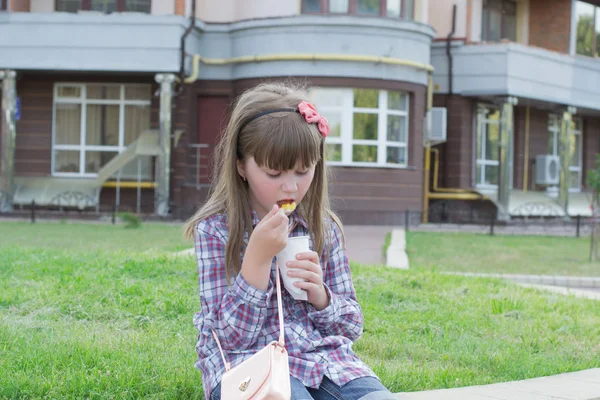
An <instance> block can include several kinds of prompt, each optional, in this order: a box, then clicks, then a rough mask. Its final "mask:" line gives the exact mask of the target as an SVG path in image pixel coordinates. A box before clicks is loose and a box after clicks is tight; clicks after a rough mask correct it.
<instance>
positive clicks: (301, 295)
mask: <svg viewBox="0 0 600 400" xmlns="http://www.w3.org/2000/svg"><path fill="white" fill-rule="evenodd" d="M306 251H310V249H309V247H308V236H295V237H290V238H288V242H287V246H286V247H285V248H284V249H283V250H281V252H279V254H277V264H279V273H280V274H281V279H283V286H284V287H285V289H286V290H287V291H288V292H289V293H290V294H291V295H292V297H293V298H294V299H295V300H304V301H306V300H308V293H306V291H305V290H303V289H300V288H299V287H297V286H294V282H298V281H300V282H301V281H303V279H302V278H297V277H291V276H288V274H287V273H288V267H287V265H286V263H287V262H288V261H294V260H296V254H298V253H304V252H306ZM292 269H294V270H298V268H292Z"/></svg>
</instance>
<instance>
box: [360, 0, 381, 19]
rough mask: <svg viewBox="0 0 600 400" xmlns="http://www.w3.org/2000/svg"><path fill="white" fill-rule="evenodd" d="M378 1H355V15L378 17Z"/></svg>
mask: <svg viewBox="0 0 600 400" xmlns="http://www.w3.org/2000/svg"><path fill="white" fill-rule="evenodd" d="M379 4H380V0H356V13H357V14H363V15H374V16H376V15H379V13H380V8H379Z"/></svg>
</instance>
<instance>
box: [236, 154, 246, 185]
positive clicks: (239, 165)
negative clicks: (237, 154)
mask: <svg viewBox="0 0 600 400" xmlns="http://www.w3.org/2000/svg"><path fill="white" fill-rule="evenodd" d="M236 163H237V170H238V174H240V176H241V177H242V179H243V180H246V168H245V165H244V163H243V162H242V161H241V160H239V159H238V160H237V162H236Z"/></svg>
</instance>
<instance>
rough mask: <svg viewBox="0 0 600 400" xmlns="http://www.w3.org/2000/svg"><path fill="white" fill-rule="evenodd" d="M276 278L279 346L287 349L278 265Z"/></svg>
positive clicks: (227, 369) (222, 353) (228, 364)
mask: <svg viewBox="0 0 600 400" xmlns="http://www.w3.org/2000/svg"><path fill="white" fill-rule="evenodd" d="M275 276H276V278H275V280H276V282H277V313H278V314H279V344H280V345H281V347H285V332H284V330H283V307H282V302H281V283H279V265H276V267H275ZM211 330H212V334H213V337H214V338H215V340H216V341H217V346H219V352H220V353H221V358H222V359H223V364H224V365H225V371H229V370H230V369H231V364H230V363H228V362H227V359H225V353H224V352H223V348H222V347H221V342H220V341H219V338H218V337H217V334H216V332H215V330H214V329H211Z"/></svg>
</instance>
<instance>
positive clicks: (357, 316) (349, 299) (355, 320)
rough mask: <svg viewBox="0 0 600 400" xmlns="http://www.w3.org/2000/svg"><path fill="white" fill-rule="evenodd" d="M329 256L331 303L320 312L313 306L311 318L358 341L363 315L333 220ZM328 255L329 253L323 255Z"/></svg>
mask: <svg viewBox="0 0 600 400" xmlns="http://www.w3.org/2000/svg"><path fill="white" fill-rule="evenodd" d="M331 224H332V229H331V231H332V232H331V233H332V234H331V236H332V237H331V242H330V250H329V258H328V259H327V260H321V264H324V262H323V261H325V263H326V265H327V268H326V269H325V273H324V275H323V283H324V285H325V289H326V290H327V292H328V294H329V298H330V300H329V305H328V306H327V307H325V308H324V309H323V310H321V311H317V310H316V309H315V308H314V307H312V306H311V305H309V309H310V312H309V314H308V316H309V318H310V319H311V320H312V322H313V323H314V324H315V327H316V328H317V329H318V330H319V331H321V333H322V334H324V335H341V336H345V337H347V338H348V339H350V340H352V341H354V340H357V339H358V338H359V337H360V336H361V334H362V331H363V315H362V310H361V308H360V305H359V304H358V300H357V298H356V291H355V290H354V285H353V283H352V276H351V273H350V265H349V264H348V257H347V255H346V248H345V247H344V246H343V245H342V232H341V230H340V228H339V227H338V226H337V225H336V224H335V223H334V222H333V221H332V222H331ZM323 257H325V256H323Z"/></svg>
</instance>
